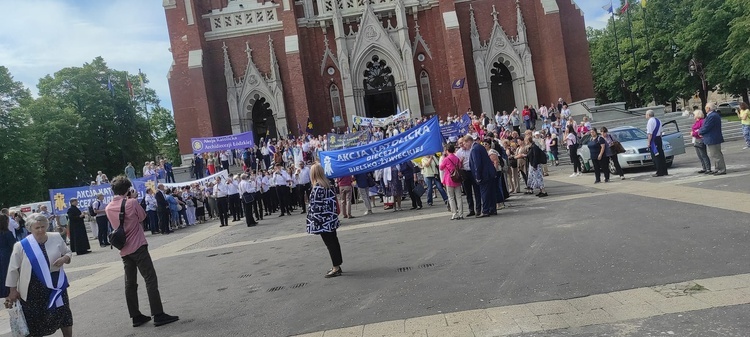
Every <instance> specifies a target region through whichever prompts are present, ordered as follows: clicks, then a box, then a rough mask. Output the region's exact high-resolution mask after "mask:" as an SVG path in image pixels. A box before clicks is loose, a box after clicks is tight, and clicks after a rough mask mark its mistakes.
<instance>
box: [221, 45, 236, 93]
mask: <svg viewBox="0 0 750 337" xmlns="http://www.w3.org/2000/svg"><path fill="white" fill-rule="evenodd" d="M221 49H222V50H223V51H224V77H225V78H226V81H227V86H228V87H229V86H234V72H233V71H232V64H231V63H230V62H229V53H228V52H227V44H226V43H224V44H223V45H222V46H221Z"/></svg>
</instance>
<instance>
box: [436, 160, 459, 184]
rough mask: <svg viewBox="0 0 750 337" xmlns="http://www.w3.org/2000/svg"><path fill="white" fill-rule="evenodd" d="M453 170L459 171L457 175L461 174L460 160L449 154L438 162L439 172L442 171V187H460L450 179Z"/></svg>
mask: <svg viewBox="0 0 750 337" xmlns="http://www.w3.org/2000/svg"><path fill="white" fill-rule="evenodd" d="M455 170H459V172H458V173H459V174H461V171H460V170H461V159H460V158H458V157H457V156H456V155H455V154H453V153H451V154H448V156H446V157H445V158H444V159H443V160H442V161H441V162H440V171H443V185H445V186H450V187H459V186H461V184H459V183H455V182H453V179H451V172H453V171H455Z"/></svg>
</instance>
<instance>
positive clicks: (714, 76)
mask: <svg viewBox="0 0 750 337" xmlns="http://www.w3.org/2000/svg"><path fill="white" fill-rule="evenodd" d="M748 7H750V4H748V2H747V1H744V0H649V1H648V6H647V7H646V8H643V7H641V6H639V5H638V4H637V3H636V1H634V0H631V4H630V10H629V18H628V15H626V14H622V15H618V16H615V19H614V23H612V21H610V23H609V24H608V26H607V27H605V28H603V29H592V28H589V29H588V38H589V48H590V51H591V63H592V69H593V72H594V82H595V83H594V89H595V91H596V98H597V101H598V102H599V103H609V102H616V101H624V102H627V104H628V106H630V107H636V106H642V105H644V104H646V103H648V102H652V101H653V102H656V103H657V104H669V103H672V104H674V103H675V102H677V101H679V100H681V99H686V98H689V97H693V96H694V95H696V94H699V95H700V97H701V98H702V99H704V100H705V94H706V93H705V92H703V86H702V82H701V78H700V77H701V76H699V73H700V72H693V74H692V75H691V73H690V72H689V68H688V66H689V63H690V60H691V59H694V60H696V61H697V62H698V63H700V64H701V65H702V70H704V71H705V79H706V82H707V89H708V90H709V91H721V92H723V93H727V94H731V95H735V96H743V97H744V98H745V100H747V89H748V87H749V86H750V82H748V78H750V76H749V75H750V70H749V69H750V67H747V64H750V63H749V62H750V49H748V43H749V42H750V14H748V13H750V11H749V10H750V8H748ZM727 26H729V29H727ZM614 32H617V38H618V43H617V44H615V40H614ZM631 36H632V47H631ZM616 47H618V48H619V51H620V58H619V63H618V57H617V48H616ZM633 56H635V57H633ZM618 64H619V66H620V67H621V68H622V74H620V72H619V71H618ZM704 103H705V102H704Z"/></svg>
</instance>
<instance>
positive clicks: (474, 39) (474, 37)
mask: <svg viewBox="0 0 750 337" xmlns="http://www.w3.org/2000/svg"><path fill="white" fill-rule="evenodd" d="M469 18H470V22H471V45H472V47H473V48H474V49H478V48H480V47H481V43H480V42H479V30H478V29H477V20H476V19H475V18H474V6H472V5H471V4H469Z"/></svg>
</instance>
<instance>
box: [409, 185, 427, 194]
mask: <svg viewBox="0 0 750 337" xmlns="http://www.w3.org/2000/svg"><path fill="white" fill-rule="evenodd" d="M412 191H414V194H416V195H417V196H420V197H421V196H422V195H424V192H425V190H424V185H422V184H416V185H414V189H413V190H412Z"/></svg>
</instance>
